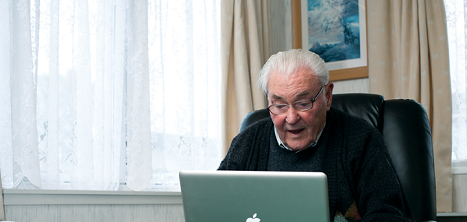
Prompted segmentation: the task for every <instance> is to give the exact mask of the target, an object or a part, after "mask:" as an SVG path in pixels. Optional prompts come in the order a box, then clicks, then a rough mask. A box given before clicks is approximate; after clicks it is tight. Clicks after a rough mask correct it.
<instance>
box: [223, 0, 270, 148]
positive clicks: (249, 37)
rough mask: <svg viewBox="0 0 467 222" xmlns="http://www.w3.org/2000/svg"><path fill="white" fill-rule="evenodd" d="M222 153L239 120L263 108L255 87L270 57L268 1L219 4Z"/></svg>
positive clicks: (238, 0)
mask: <svg viewBox="0 0 467 222" xmlns="http://www.w3.org/2000/svg"><path fill="white" fill-rule="evenodd" d="M221 13H222V14H221V35H222V37H221V38H222V40H221V63H222V83H221V88H222V95H221V97H222V100H223V101H222V115H223V116H222V125H223V126H224V129H223V133H222V134H223V138H222V141H223V147H224V149H223V152H224V154H225V153H226V151H227V149H228V148H229V145H230V142H231V141H232V139H233V137H235V136H236V135H237V134H238V129H239V126H240V122H241V120H242V119H243V117H244V116H245V115H246V114H247V113H248V112H251V111H253V110H257V109H261V108H265V107H266V104H267V102H266V97H265V96H264V95H263V93H262V92H261V90H260V89H259V88H258V87H257V86H256V82H257V80H258V76H259V71H260V70H261V68H262V66H263V64H264V63H265V62H266V60H267V59H268V58H269V56H270V52H271V49H270V44H269V41H270V34H269V2H268V1H267V0H253V1H247V0H225V1H222V3H221Z"/></svg>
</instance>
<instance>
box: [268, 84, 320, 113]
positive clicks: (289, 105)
mask: <svg viewBox="0 0 467 222" xmlns="http://www.w3.org/2000/svg"><path fill="white" fill-rule="evenodd" d="M323 89H324V86H321V89H320V90H319V92H318V94H317V95H316V96H315V98H313V99H302V100H299V101H296V102H294V103H292V104H272V105H270V106H268V108H267V109H268V110H269V112H270V113H272V114H274V115H283V114H286V113H287V112H288V111H289V109H290V107H291V106H292V107H293V108H294V109H295V110H297V111H299V112H305V111H308V110H311V109H313V107H314V103H315V101H316V100H317V99H318V96H319V95H320V94H321V92H322V91H323ZM304 101H311V107H310V108H309V109H304V110H298V109H297V108H295V104H298V103H300V102H304ZM273 106H274V107H277V106H287V110H285V112H284V113H279V114H276V113H274V112H272V111H271V109H270V108H271V107H273Z"/></svg>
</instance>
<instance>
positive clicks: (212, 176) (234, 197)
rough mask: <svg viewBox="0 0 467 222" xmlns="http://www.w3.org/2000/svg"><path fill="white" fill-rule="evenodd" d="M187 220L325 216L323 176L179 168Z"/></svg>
mask: <svg viewBox="0 0 467 222" xmlns="http://www.w3.org/2000/svg"><path fill="white" fill-rule="evenodd" d="M180 186H181V191H182V199H183V208H184V213H185V221H186V222H211V221H212V222H214V221H216V222H218V221H223V222H229V221H242V222H243V221H247V222H259V221H263V222H273V221H281V222H283V221H294V222H299V221H329V202H328V190H327V188H328V186H327V179H326V175H325V174H323V173H316V172H271V171H181V172H180Z"/></svg>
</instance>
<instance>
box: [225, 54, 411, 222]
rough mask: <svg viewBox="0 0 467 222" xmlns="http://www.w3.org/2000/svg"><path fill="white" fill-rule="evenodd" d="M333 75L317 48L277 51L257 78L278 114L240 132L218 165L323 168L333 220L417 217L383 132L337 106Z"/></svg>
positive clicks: (272, 112) (271, 109)
mask: <svg viewBox="0 0 467 222" xmlns="http://www.w3.org/2000/svg"><path fill="white" fill-rule="evenodd" d="M328 79H329V73H328V70H327V69H326V67H325V65H324V61H323V60H322V59H321V58H320V57H319V56H318V55H316V54H315V53H313V52H310V51H306V50H289V51H285V52H279V53H277V54H276V55H273V56H271V58H269V60H268V61H267V63H266V64H265V65H264V67H263V69H262V70H261V72H260V79H259V81H258V84H259V86H260V87H261V88H262V90H263V91H264V93H265V94H266V95H267V98H268V101H269V107H268V110H269V112H270V115H271V118H266V119H264V120H261V121H258V122H257V123H255V124H253V125H252V126H250V127H249V128H247V129H245V130H244V131H242V132H241V133H240V134H239V135H238V136H236V137H235V138H234V139H233V140H232V144H231V146H230V149H229V151H228V153H227V155H226V157H225V159H224V160H223V161H222V163H221V164H220V166H219V170H253V171H254V170H257V171H266V170H267V171H314V172H324V173H325V174H326V175H327V177H328V186H329V207H330V208H329V209H330V216H331V218H333V220H334V221H342V220H348V221H356V220H361V221H413V218H412V214H411V212H410V209H409V206H408V203H407V200H406V197H405V195H404V193H403V191H402V187H401V185H400V183H399V179H398V177H397V175H396V173H395V171H394V167H393V166H392V162H391V159H390V157H389V154H388V153H387V149H386V147H385V145H384V143H383V139H382V136H381V134H380V133H379V132H378V131H377V130H376V129H375V128H374V127H372V126H371V125H369V124H368V123H367V122H366V121H365V120H362V119H360V118H357V117H353V116H351V115H349V114H346V113H344V112H341V111H338V110H336V109H334V108H332V107H331V102H332V90H333V87H334V85H333V83H332V82H329V81H328ZM291 189H293V188H291Z"/></svg>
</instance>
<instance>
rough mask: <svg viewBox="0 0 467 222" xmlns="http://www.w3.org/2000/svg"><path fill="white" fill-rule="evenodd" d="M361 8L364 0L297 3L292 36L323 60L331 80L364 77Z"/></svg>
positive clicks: (364, 28)
mask: <svg viewBox="0 0 467 222" xmlns="http://www.w3.org/2000/svg"><path fill="white" fill-rule="evenodd" d="M365 6H366V5H365V0H301V3H300V11H299V13H296V14H299V15H301V18H300V23H301V33H293V34H294V35H297V34H301V42H302V46H301V48H303V49H308V50H310V51H313V52H315V53H317V54H319V55H320V56H321V58H323V59H324V61H325V62H326V67H327V68H328V70H329V74H330V79H331V81H336V80H346V79H356V78H365V77H368V66H367V62H368V60H367V39H366V37H367V34H366V7H365ZM292 10H294V9H292ZM292 15H294V12H292ZM295 20H298V19H295ZM292 21H294V19H292ZM292 25H293V26H294V24H292ZM296 25H297V24H295V26H296Z"/></svg>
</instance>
